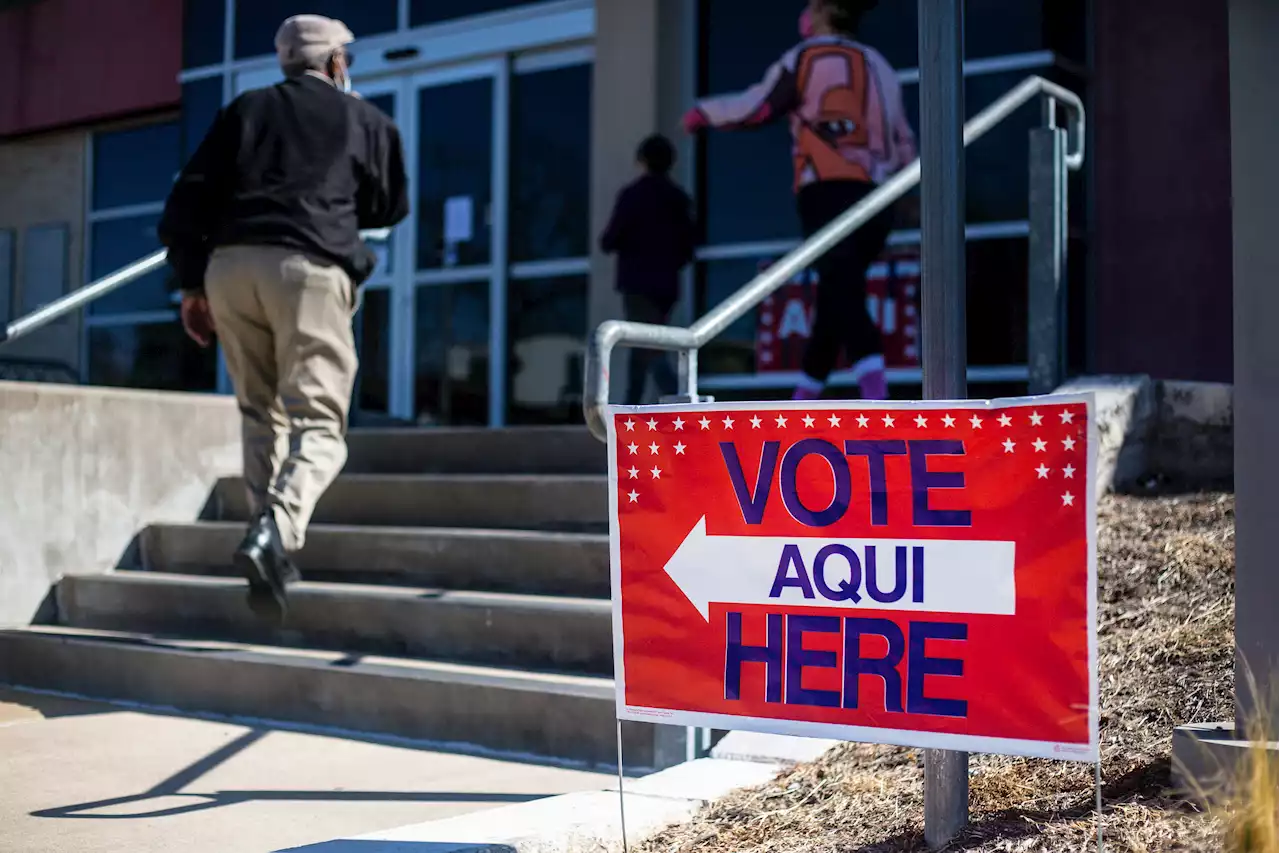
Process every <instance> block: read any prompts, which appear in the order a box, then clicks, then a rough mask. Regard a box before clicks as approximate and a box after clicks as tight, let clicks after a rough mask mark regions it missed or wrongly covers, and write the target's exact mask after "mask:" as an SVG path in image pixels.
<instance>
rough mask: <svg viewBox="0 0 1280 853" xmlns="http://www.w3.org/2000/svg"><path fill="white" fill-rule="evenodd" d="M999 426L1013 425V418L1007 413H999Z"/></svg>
mask: <svg viewBox="0 0 1280 853" xmlns="http://www.w3.org/2000/svg"><path fill="white" fill-rule="evenodd" d="M1000 426H1002V427H1007V426H1013V418H1011V417H1009V416H1008V415H1001V416H1000Z"/></svg>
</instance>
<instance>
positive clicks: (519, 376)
mask: <svg viewBox="0 0 1280 853" xmlns="http://www.w3.org/2000/svg"><path fill="white" fill-rule="evenodd" d="M508 293H509V295H508V308H507V310H508V314H507V334H508V340H509V348H508V353H509V356H508V358H509V359H510V361H509V366H508V371H507V373H508V383H509V393H508V395H507V399H508V401H509V403H508V406H509V410H508V415H507V417H508V420H509V422H510V423H512V424H517V425H518V424H566V423H581V421H582V368H583V349H584V346H585V341H586V333H587V278H586V276H566V277H563V278H541V279H528V280H515V281H512V282H511V283H510V289H509V292H508Z"/></svg>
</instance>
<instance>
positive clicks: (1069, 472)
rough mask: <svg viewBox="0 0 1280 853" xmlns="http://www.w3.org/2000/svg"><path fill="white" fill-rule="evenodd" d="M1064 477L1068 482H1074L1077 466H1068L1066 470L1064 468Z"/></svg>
mask: <svg viewBox="0 0 1280 853" xmlns="http://www.w3.org/2000/svg"><path fill="white" fill-rule="evenodd" d="M1062 476H1064V477H1066V478H1067V479H1068V480H1074V479H1075V478H1076V468H1075V466H1074V465H1068V466H1067V467H1066V468H1063V469H1062Z"/></svg>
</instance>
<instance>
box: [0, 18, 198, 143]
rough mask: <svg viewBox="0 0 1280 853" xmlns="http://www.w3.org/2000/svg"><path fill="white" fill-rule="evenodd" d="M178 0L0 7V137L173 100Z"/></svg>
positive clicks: (175, 99) (177, 64) (179, 34)
mask: <svg viewBox="0 0 1280 853" xmlns="http://www.w3.org/2000/svg"><path fill="white" fill-rule="evenodd" d="M181 64H182V3H181V2H180V0H38V2H32V3H27V4H23V5H19V6H17V7H13V8H10V9H7V10H6V11H4V12H0V81H3V82H2V83H0V136H10V135H14V134H19V133H29V132H31V131H34V130H44V129H48V128H53V127H59V126H64V125H71V124H77V123H80V122H87V121H94V120H100V119H105V118H111V117H114V116H123V115H129V114H131V113H139V112H144V111H148V110H155V109H162V108H165V107H171V106H176V105H177V103H178V101H179V98H180V96H181V91H180V88H179V86H178V71H179V70H180V67H181Z"/></svg>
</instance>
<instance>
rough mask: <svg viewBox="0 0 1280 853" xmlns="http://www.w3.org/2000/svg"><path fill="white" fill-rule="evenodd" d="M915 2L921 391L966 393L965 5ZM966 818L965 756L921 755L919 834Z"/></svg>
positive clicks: (937, 839)
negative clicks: (917, 18) (917, 13)
mask: <svg viewBox="0 0 1280 853" xmlns="http://www.w3.org/2000/svg"><path fill="white" fill-rule="evenodd" d="M919 2H920V6H919V9H920V163H921V182H920V261H921V288H920V292H921V295H922V302H923V304H922V312H921V314H922V317H921V319H922V321H923V324H922V328H921V343H922V345H923V349H922V353H921V355H922V358H921V362H922V364H923V367H924V396H925V398H926V399H929V400H947V399H951V400H961V399H964V397H965V396H966V395H967V393H968V392H967V388H966V384H967V376H966V373H967V370H966V368H967V364H968V357H967V353H966V352H965V347H966V340H967V334H966V329H965V241H964V213H965V204H964V197H965V195H964V161H965V156H964V155H965V150H964V75H963V71H962V67H961V66H962V62H963V59H964V3H963V0H919ZM968 822H969V755H968V753H965V752H956V751H953V750H944V749H927V750H925V753H924V837H925V841H926V842H927V843H928V845H929V847H931V848H933V849H935V850H936V849H939V848H941V847H945V846H946V845H947V844H949V843H950V842H951V841H952V840H953V839H954V838H955V837H956V835H957V834H958V833H959V832H960V830H961V829H962V828H963V827H964V825H965V824H966V823H968Z"/></svg>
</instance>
